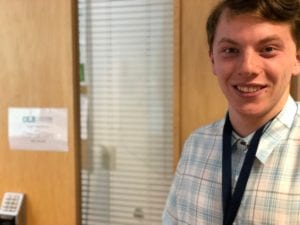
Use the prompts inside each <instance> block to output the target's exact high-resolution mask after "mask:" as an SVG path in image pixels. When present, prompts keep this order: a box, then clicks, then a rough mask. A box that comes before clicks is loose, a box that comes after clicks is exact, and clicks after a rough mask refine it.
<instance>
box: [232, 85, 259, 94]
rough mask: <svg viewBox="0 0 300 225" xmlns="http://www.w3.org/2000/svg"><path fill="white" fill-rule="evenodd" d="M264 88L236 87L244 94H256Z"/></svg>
mask: <svg viewBox="0 0 300 225" xmlns="http://www.w3.org/2000/svg"><path fill="white" fill-rule="evenodd" d="M263 88H264V87H263V86H239V85H237V86H236V89H237V90H239V91H240V92H243V93H254V92H257V91H260V90H262V89H263Z"/></svg>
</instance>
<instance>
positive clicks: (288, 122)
mask: <svg viewBox="0 0 300 225" xmlns="http://www.w3.org/2000/svg"><path fill="white" fill-rule="evenodd" d="M296 113H297V104H296V102H295V101H294V100H293V98H292V97H291V96H289V97H288V100H287V102H286V104H285V106H284V107H283V109H282V111H281V112H280V113H279V114H278V115H277V116H276V117H275V118H274V120H273V121H272V123H271V124H270V126H269V127H268V129H266V131H265V132H264V134H263V136H262V137H261V140H260V143H259V146H258V149H257V153H256V157H257V158H258V159H259V160H260V162H261V163H263V164H265V163H266V161H267V159H268V157H269V156H270V155H271V153H272V152H273V150H274V148H275V146H276V143H278V142H280V141H282V140H285V139H286V138H287V136H288V134H289V130H290V128H291V127H292V125H293V121H294V118H295V116H296Z"/></svg>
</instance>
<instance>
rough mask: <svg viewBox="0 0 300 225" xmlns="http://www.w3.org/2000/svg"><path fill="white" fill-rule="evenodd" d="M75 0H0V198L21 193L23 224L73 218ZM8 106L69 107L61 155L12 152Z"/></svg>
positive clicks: (65, 223)
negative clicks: (23, 196) (65, 143)
mask: <svg viewBox="0 0 300 225" xmlns="http://www.w3.org/2000/svg"><path fill="white" fill-rule="evenodd" d="M76 4H77V3H76V1H72V0H63V1H61V0H53V1H52V0H51V1H40V0H22V1H20V0H9V1H0V8H1V12H0V27H1V29H0V39H1V41H0V49H1V51H0V69H1V73H0V177H1V181H0V197H1V196H2V194H3V193H4V192H6V191H17V192H18V191H20V192H24V193H25V194H26V212H27V219H26V222H27V225H54V224H60V225H76V224H79V221H80V209H79V205H80V204H79V200H80V196H79V193H80V183H79V162H78V160H79V157H78V155H79V153H78V151H79V150H78V148H79V144H78V142H79V127H78V126H79V123H78V120H79V117H78V111H79V110H78V109H79V108H78V96H77V93H78V92H77V86H78V84H79V81H78V78H77V77H78V76H77V71H78V70H77V64H78V63H77V62H78V54H77V50H76V49H77V47H76V45H77V29H76V20H77V19H76V18H77V15H76ZM9 107H40V108H43V107H50V108H56V107H59V108H67V110H68V134H69V136H68V139H69V150H68V152H50V151H31V150H29V151H28V150H27V151H16V150H11V149H10V147H9V143H8V120H7V118H8V108H9Z"/></svg>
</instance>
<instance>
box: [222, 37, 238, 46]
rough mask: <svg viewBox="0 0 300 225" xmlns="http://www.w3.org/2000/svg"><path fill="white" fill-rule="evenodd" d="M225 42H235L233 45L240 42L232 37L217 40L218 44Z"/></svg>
mask: <svg viewBox="0 0 300 225" xmlns="http://www.w3.org/2000/svg"><path fill="white" fill-rule="evenodd" d="M223 43H227V44H233V45H237V44H238V42H236V41H234V40H232V39H230V38H221V40H219V41H218V42H217V44H223Z"/></svg>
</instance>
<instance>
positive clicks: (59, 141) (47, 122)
mask: <svg viewBox="0 0 300 225" xmlns="http://www.w3.org/2000/svg"><path fill="white" fill-rule="evenodd" d="M8 117H9V118H8V135H9V145H10V148H11V149H13V150H42V151H45V150H49V151H68V118H67V109H65V108H9V112H8Z"/></svg>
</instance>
